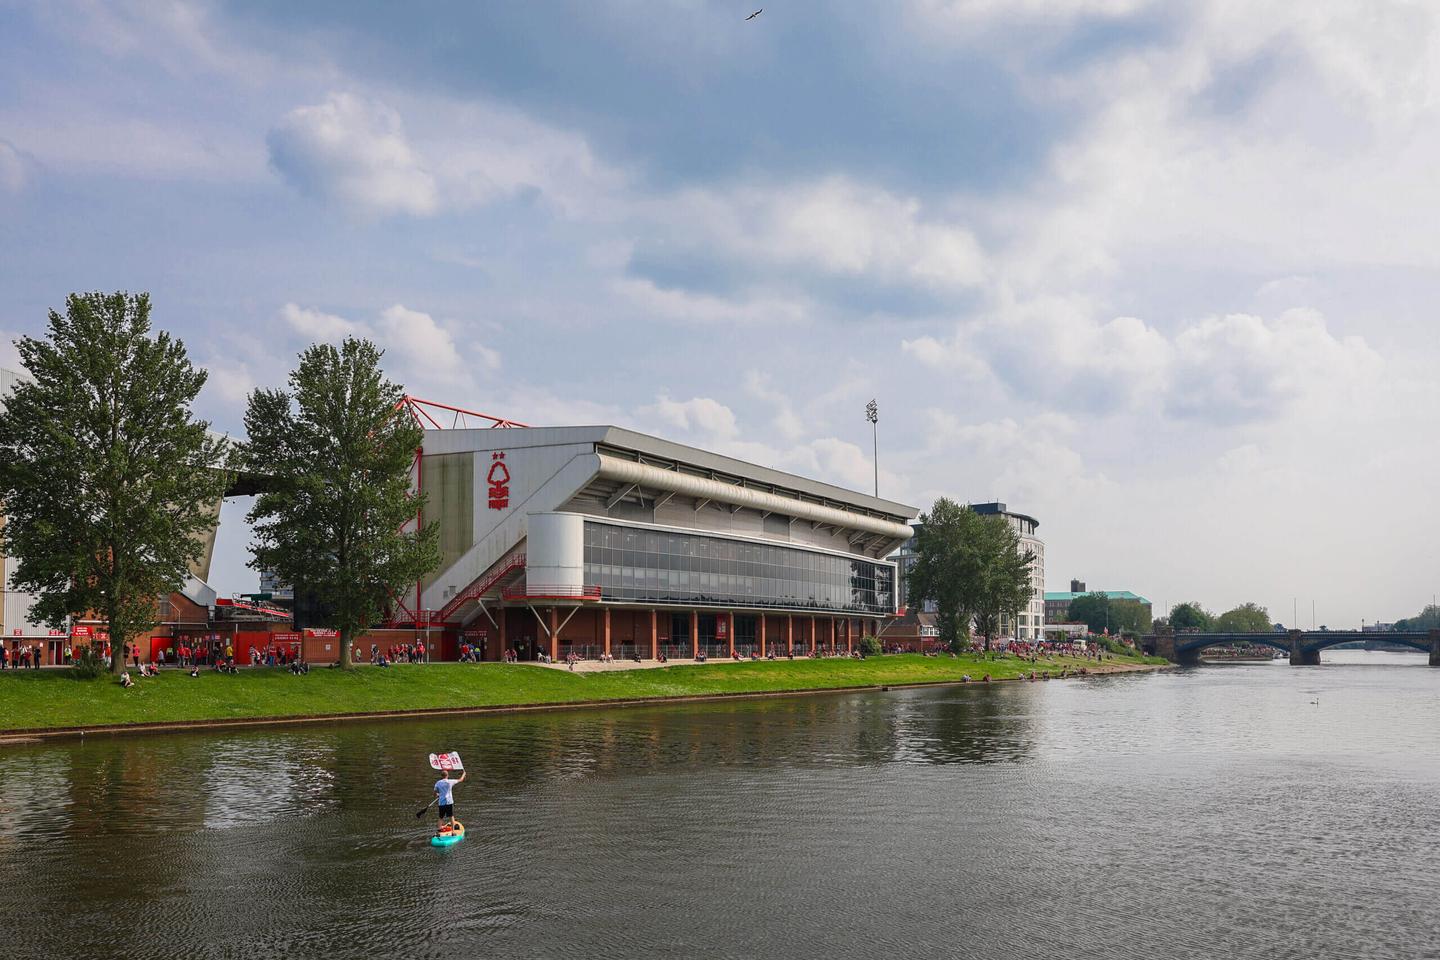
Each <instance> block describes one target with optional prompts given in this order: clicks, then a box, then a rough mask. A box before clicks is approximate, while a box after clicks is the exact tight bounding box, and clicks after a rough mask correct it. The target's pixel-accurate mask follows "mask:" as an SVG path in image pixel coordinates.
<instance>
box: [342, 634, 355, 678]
mask: <svg viewBox="0 0 1440 960" xmlns="http://www.w3.org/2000/svg"><path fill="white" fill-rule="evenodd" d="M354 645H355V630H354V628H352V627H341V628H340V668H341V669H342V670H353V669H355V658H354V657H353V656H351V654H352V653H354V650H353V649H352V647H354Z"/></svg>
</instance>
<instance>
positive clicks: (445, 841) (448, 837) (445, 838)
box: [430, 820, 465, 847]
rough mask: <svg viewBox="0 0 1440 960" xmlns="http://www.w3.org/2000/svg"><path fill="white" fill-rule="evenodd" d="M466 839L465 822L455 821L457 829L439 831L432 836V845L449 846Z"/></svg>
mask: <svg viewBox="0 0 1440 960" xmlns="http://www.w3.org/2000/svg"><path fill="white" fill-rule="evenodd" d="M464 839H465V824H463V823H461V822H460V821H458V820H457V821H455V829H453V830H451V831H450V832H449V833H437V834H435V836H433V837H431V838H430V846H432V847H448V846H451V845H453V844H456V843H459V842H460V841H461V840H464Z"/></svg>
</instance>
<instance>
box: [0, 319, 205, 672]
mask: <svg viewBox="0 0 1440 960" xmlns="http://www.w3.org/2000/svg"><path fill="white" fill-rule="evenodd" d="M16 347H17V348H18V349H19V352H20V361H21V363H22V364H23V365H24V367H25V369H26V370H27V371H28V372H29V374H30V376H31V378H32V379H30V380H24V381H21V382H20V383H19V384H18V385H17V386H16V387H15V389H14V391H13V393H12V394H11V395H10V396H9V397H8V398H6V400H5V410H4V412H3V413H0V500H3V501H4V503H5V510H6V513H7V514H8V515H9V521H8V524H7V526H6V528H5V537H6V540H7V549H8V551H9V553H10V554H12V555H13V556H15V557H16V558H17V559H18V561H19V562H18V564H17V569H16V572H15V575H14V577H13V581H14V586H15V587H16V588H18V589H20V590H25V591H29V592H33V593H35V594H36V595H37V596H38V601H37V603H36V605H35V608H34V615H35V616H36V618H37V619H39V620H41V621H43V622H45V623H48V624H49V625H50V626H51V627H54V628H59V627H61V626H62V624H63V623H64V621H65V619H66V617H68V616H72V615H78V614H83V613H86V612H90V611H94V612H95V613H97V614H99V615H100V616H101V617H103V618H104V619H105V621H106V623H107V626H108V629H109V632H110V642H111V662H110V669H111V670H112V671H114V672H117V673H118V672H119V671H120V670H121V668H122V667H123V666H124V663H123V657H124V651H125V645H126V644H127V643H129V642H131V641H133V640H134V638H135V637H136V636H138V635H139V634H141V633H143V632H145V631H146V630H148V629H150V628H151V627H152V626H153V625H154V623H155V621H156V617H157V613H158V607H157V605H158V602H159V600H160V598H162V597H164V596H167V595H168V594H170V593H171V592H173V591H175V590H178V589H179V588H180V586H181V585H182V583H183V582H184V579H185V575H186V573H187V572H188V570H189V569H190V568H192V567H193V566H194V565H196V564H198V563H199V561H200V560H201V557H202V555H203V549H204V538H205V536H206V534H208V533H209V531H210V529H211V528H212V527H213V526H214V524H215V522H216V512H215V511H216V509H217V508H218V506H219V501H220V497H221V495H222V494H223V493H224V489H225V483H226V477H225V472H224V469H223V468H224V466H225V461H226V458H227V456H228V451H227V444H226V443H225V442H224V441H223V440H220V439H217V438H216V437H214V436H212V435H211V434H210V433H209V432H208V426H209V425H208V424H207V423H205V422H204V421H200V420H196V419H194V417H193V416H192V415H191V410H190V407H191V404H192V403H193V402H194V400H195V397H196V395H197V394H199V392H200V388H201V387H202V386H204V384H205V378H206V374H205V371H203V370H198V369H196V368H195V367H194V366H192V365H191V363H190V359H189V357H188V356H187V354H186V352H185V345H184V344H183V343H182V342H181V341H179V340H174V339H172V338H171V337H170V335H169V334H167V333H163V332H162V333H159V334H157V335H155V336H151V333H150V298H149V296H148V295H147V294H143V293H142V294H138V295H133V296H132V295H130V294H125V293H115V294H100V293H90V294H84V295H78V294H72V295H71V296H70V297H69V298H67V300H66V302H65V314H64V315H63V316H62V315H60V314H59V313H57V312H55V311H53V310H52V311H51V312H50V322H49V331H48V333H47V335H46V338H45V339H43V340H37V339H33V338H30V337H23V338H21V339H20V340H18V341H17V342H16Z"/></svg>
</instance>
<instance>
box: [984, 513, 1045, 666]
mask: <svg viewBox="0 0 1440 960" xmlns="http://www.w3.org/2000/svg"><path fill="white" fill-rule="evenodd" d="M970 509H972V510H974V511H975V512H976V513H979V514H984V515H987V516H1000V517H1004V518H1005V519H1007V520H1009V521H1010V526H1012V527H1014V528H1015V532H1016V533H1017V534H1019V535H1020V549H1022V550H1029V551H1030V552H1031V553H1033V554H1035V559H1034V560H1032V561H1031V562H1030V603H1029V605H1028V606H1027V608H1026V609H1025V610H1023V611H1021V613H1020V615H1019V621H1020V622H1019V623H1018V624H1013V625H1012V624H1011V623H1010V619H1009V618H1008V617H1006V618H1005V619H1003V620H1002V621H1001V623H1000V633H1001V634H1002V635H1006V636H1013V637H1015V638H1016V639H1017V640H1043V639H1045V541H1043V540H1041V539H1040V538H1039V537H1037V536H1036V535H1035V531H1036V529H1037V528H1038V527H1039V526H1040V521H1039V520H1036V519H1035V518H1034V517H1032V516H1029V515H1027V514H1023V513H1012V512H1011V511H1010V510H1008V509H1006V507H1005V504H1003V503H972V504H971V505H970Z"/></svg>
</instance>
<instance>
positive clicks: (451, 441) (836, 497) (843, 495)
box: [425, 425, 920, 522]
mask: <svg viewBox="0 0 1440 960" xmlns="http://www.w3.org/2000/svg"><path fill="white" fill-rule="evenodd" d="M565 443H593V444H595V445H596V446H597V448H599V449H600V450H610V451H616V452H625V453H628V454H630V455H631V457H630V458H631V459H639V460H641V462H645V461H646V460H652V459H653V460H657V461H662V462H668V463H670V464H676V465H678V464H681V463H683V464H685V465H687V466H689V467H691V468H693V469H695V470H697V471H699V472H701V473H702V474H707V475H716V476H717V477H718V476H724V477H727V478H733V479H732V480H731V482H738V484H739V485H745V486H755V487H760V488H771V489H777V490H786V491H790V492H791V493H793V494H794V495H796V496H797V498H800V499H810V500H812V501H815V502H821V503H823V502H826V501H829V502H833V503H839V504H843V505H845V506H846V507H849V508H852V509H854V508H858V509H860V510H861V511H867V512H871V513H875V514H879V515H881V516H885V517H890V518H894V519H895V520H898V521H902V522H903V521H905V520H910V519H913V518H914V517H916V516H918V515H919V513H920V510H919V509H918V508H917V507H912V506H910V505H908V504H904V503H898V502H896V501H894V500H885V499H883V498H879V497H872V496H870V495H869V494H867V493H860V492H859V491H856V490H847V489H845V488H844V487H838V486H835V485H834V484H830V483H824V482H822V481H819V480H812V479H810V478H808V477H801V476H798V475H796V474H793V473H785V472H783V471H781V470H775V469H772V468H770V467H763V466H760V465H758V464H754V463H747V462H746V461H744V460H737V459H735V458H733V457H727V456H724V455H723V454H718V453H711V452H710V451H708V450H701V449H699V448H698V447H691V446H686V445H685V444H681V443H675V442H673V441H670V440H663V439H661V438H659V437H652V436H649V435H648V434H643V433H638V432H636V431H634V430H626V429H624V428H623V427H615V426H607V425H596V426H572V427H523V428H518V429H516V428H511V429H506V430H495V429H490V428H480V429H464V428H462V429H448V430H426V431H425V452H426V453H432V452H433V453H452V452H454V453H458V452H460V451H468V450H476V449H484V450H490V449H496V448H511V449H514V448H520V447H543V446H548V445H550V444H565Z"/></svg>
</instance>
